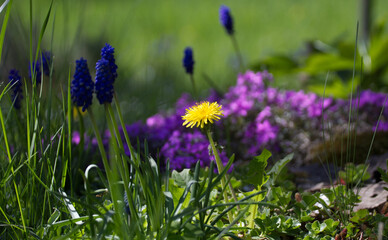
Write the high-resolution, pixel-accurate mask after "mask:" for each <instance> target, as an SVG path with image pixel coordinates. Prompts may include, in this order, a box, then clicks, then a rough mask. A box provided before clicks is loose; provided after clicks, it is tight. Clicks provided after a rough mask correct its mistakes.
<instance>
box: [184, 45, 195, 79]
mask: <svg viewBox="0 0 388 240" xmlns="http://www.w3.org/2000/svg"><path fill="white" fill-rule="evenodd" d="M182 63H183V67H184V68H185V69H186V72H187V73H188V74H193V70H194V59H193V49H192V48H191V47H186V48H185V51H184V56H183V59H182Z"/></svg>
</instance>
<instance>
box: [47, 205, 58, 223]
mask: <svg viewBox="0 0 388 240" xmlns="http://www.w3.org/2000/svg"><path fill="white" fill-rule="evenodd" d="M60 216H61V212H60V211H59V210H58V209H55V210H54V212H53V214H51V216H50V218H49V220H48V221H47V224H48V225H49V226H50V225H52V224H54V223H55V222H56V221H57V220H58V218H59V217H60Z"/></svg>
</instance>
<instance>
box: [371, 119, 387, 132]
mask: <svg viewBox="0 0 388 240" xmlns="http://www.w3.org/2000/svg"><path fill="white" fill-rule="evenodd" d="M376 124H377V123H376ZM372 131H376V126H374V127H373V130H372ZM377 131H381V132H388V122H384V121H381V122H379V126H377Z"/></svg>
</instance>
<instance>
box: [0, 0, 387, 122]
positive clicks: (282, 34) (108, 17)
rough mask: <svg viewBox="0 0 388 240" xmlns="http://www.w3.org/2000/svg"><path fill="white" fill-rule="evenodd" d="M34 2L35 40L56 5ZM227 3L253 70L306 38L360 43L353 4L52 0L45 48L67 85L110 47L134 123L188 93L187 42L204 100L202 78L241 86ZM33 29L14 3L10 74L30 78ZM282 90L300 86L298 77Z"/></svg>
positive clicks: (20, 4) (319, 0)
mask: <svg viewBox="0 0 388 240" xmlns="http://www.w3.org/2000/svg"><path fill="white" fill-rule="evenodd" d="M32 2H33V4H34V5H33V21H34V27H33V29H34V31H33V32H34V36H35V38H37V37H38V33H39V29H40V27H41V25H42V23H43V21H44V17H45V15H46V13H47V11H48V7H49V3H50V1H48V0H39V1H32ZM221 4H225V5H227V6H229V7H230V9H231V12H232V16H233V18H234V21H235V29H236V38H237V41H238V43H239V45H240V49H241V52H242V54H243V57H244V60H245V63H246V64H247V65H248V66H249V64H252V63H254V62H255V61H257V60H259V59H261V58H263V57H265V56H268V55H271V54H275V53H292V52H294V51H296V50H297V49H299V48H302V46H303V43H304V41H306V40H315V39H319V40H322V41H324V42H330V41H332V40H333V39H334V38H336V37H339V36H343V37H345V38H347V39H349V40H352V39H355V32H356V24H357V20H358V19H359V15H360V14H359V12H360V9H359V7H358V4H359V1H356V0H341V1H338V0H315V1H312V0H240V1H231V0H226V1H219V0H213V1H206V0H197V1H188V0H180V1H178V0H163V1H155V0H154V1H152V0H136V1H130V0H111V1H102V0H62V1H54V6H53V15H52V16H51V18H50V22H49V24H48V28H47V31H46V34H45V37H44V41H43V45H42V48H43V49H46V50H50V49H52V51H53V54H54V65H55V75H54V76H55V81H56V82H58V83H63V85H64V84H65V83H66V81H67V77H68V71H69V68H70V70H71V71H74V61H75V60H76V59H79V58H80V57H85V58H87V59H88V63H89V68H90V70H91V72H92V75H93V74H94V66H95V62H96V61H97V60H98V58H99V52H100V49H101V47H102V46H103V45H104V44H105V43H106V42H107V43H110V44H111V45H112V46H114V47H115V49H116V61H117V65H118V67H119V69H118V71H119V78H118V80H117V81H116V83H115V84H116V86H115V88H116V91H117V93H118V95H119V99H120V100H121V101H122V103H121V104H122V107H123V109H124V110H125V112H126V118H127V120H128V122H132V121H135V120H136V119H144V118H146V117H147V116H149V115H151V114H154V113H156V112H157V111H159V110H163V109H167V108H169V107H171V106H172V104H173V102H175V100H176V99H177V98H178V97H179V96H180V95H181V93H182V92H183V91H191V89H190V86H191V85H190V81H189V78H188V77H187V76H186V75H185V73H184V69H183V68H182V63H181V59H182V56H183V49H184V48H185V47H186V46H191V47H193V49H194V57H195V61H196V63H195V69H194V71H195V79H196V81H197V84H198V86H199V88H200V89H203V92H202V94H203V95H205V94H206V89H208V88H209V85H208V83H207V82H206V81H205V78H204V77H203V76H204V74H206V75H207V76H209V78H211V79H212V81H214V82H215V83H216V84H217V85H218V86H219V87H220V88H221V89H223V90H226V89H227V87H229V86H231V85H233V84H234V83H235V81H236V75H237V73H238V71H237V66H236V59H235V55H234V50H233V47H232V44H231V41H230V39H229V38H228V36H227V35H226V33H225V31H224V29H223V28H222V27H221V25H220V23H219V16H218V9H219V7H220V5H221ZM386 9H388V1H385V0H376V1H375V6H374V15H373V18H374V20H382V19H386V18H387V13H386V11H385V10H386ZM28 31H29V1H27V0H18V1H14V3H13V9H12V12H11V20H10V26H9V29H8V33H7V36H6V45H5V53H4V56H3V58H4V59H5V60H8V59H10V60H9V61H6V66H5V68H6V70H9V69H10V68H19V69H21V70H23V72H25V73H27V74H28V72H27V69H28V52H29V35H28ZM12 59H16V60H14V61H12ZM3 62H4V61H3ZM15 64H16V65H20V64H22V66H15ZM3 71H4V68H3ZM72 74H73V72H72ZM27 76H28V75H27ZM275 79H276V76H275ZM276 84H277V85H278V86H281V87H292V88H298V87H299V85H298V79H297V78H295V79H286V80H284V79H283V80H282V82H277V83H276ZM94 103H95V104H96V103H97V101H95V102H94Z"/></svg>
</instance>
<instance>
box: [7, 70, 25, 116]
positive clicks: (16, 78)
mask: <svg viewBox="0 0 388 240" xmlns="http://www.w3.org/2000/svg"><path fill="white" fill-rule="evenodd" d="M8 80H9V82H10V85H11V86H12V90H13V92H12V101H13V102H14V105H13V106H14V107H15V108H16V109H20V107H21V100H22V99H23V95H22V93H23V90H22V82H21V77H20V75H19V71H17V70H15V69H12V70H11V71H10V72H9V75H8Z"/></svg>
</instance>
